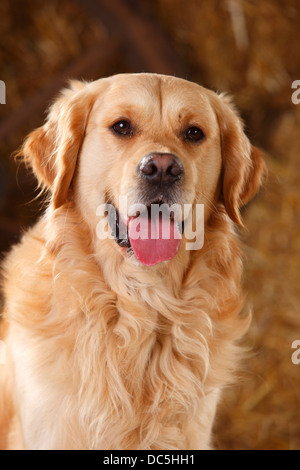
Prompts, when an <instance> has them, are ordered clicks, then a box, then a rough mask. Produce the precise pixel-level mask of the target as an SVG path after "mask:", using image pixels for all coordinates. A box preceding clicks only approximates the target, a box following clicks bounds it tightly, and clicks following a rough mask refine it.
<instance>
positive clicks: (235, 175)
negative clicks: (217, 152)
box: [212, 95, 267, 225]
mask: <svg viewBox="0 0 300 470" xmlns="http://www.w3.org/2000/svg"><path fill="white" fill-rule="evenodd" d="M212 104H213V107H214V110H215V112H216V116H217V119H218V123H219V127H220V138H221V150H222V186H221V187H222V192H221V198H222V200H223V202H224V205H225V208H226V211H227V213H228V215H229V217H230V218H231V219H232V220H233V221H234V222H236V223H237V224H239V225H243V223H242V220H241V216H240V208H241V207H242V206H244V205H245V204H247V202H249V201H250V200H251V199H252V198H253V197H254V196H255V194H256V193H257V191H258V189H259V187H260V186H261V184H262V182H263V179H264V177H265V176H266V175H267V167H266V164H265V162H264V160H263V158H262V153H261V152H260V150H258V149H257V148H256V147H254V146H253V145H251V144H250V142H249V140H248V138H247V136H246V135H245V133H244V128H243V123H242V121H241V119H240V118H239V116H238V114H237V112H236V110H235V109H234V107H233V105H232V103H231V102H230V99H229V98H228V97H226V96H224V95H219V96H217V95H215V96H214V97H213V98H212Z"/></svg>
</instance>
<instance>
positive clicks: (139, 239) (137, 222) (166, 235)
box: [128, 214, 181, 266]
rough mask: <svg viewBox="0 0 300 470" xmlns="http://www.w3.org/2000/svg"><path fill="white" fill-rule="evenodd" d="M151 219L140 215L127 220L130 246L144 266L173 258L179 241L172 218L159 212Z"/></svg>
mask: <svg viewBox="0 0 300 470" xmlns="http://www.w3.org/2000/svg"><path fill="white" fill-rule="evenodd" d="M152 219H153V220H150V217H149V218H148V217H147V216H144V217H142V216H140V217H138V218H133V219H131V220H130V222H129V231H128V234H129V239H130V244H131V247H132V249H133V251H134V254H135V256H136V257H137V259H138V260H139V261H140V262H141V263H143V264H144V265H146V266H153V265H155V264H157V263H160V262H162V261H167V260H169V259H172V258H174V256H175V255H176V253H177V252H178V250H179V248H180V242H181V236H180V233H179V230H178V228H177V225H175V224H174V221H173V220H170V219H169V218H166V217H164V216H162V215H161V214H160V216H159V217H155V218H154V217H152ZM175 237H176V238H175Z"/></svg>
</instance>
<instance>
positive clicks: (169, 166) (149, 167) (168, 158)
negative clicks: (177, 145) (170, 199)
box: [138, 153, 184, 186]
mask: <svg viewBox="0 0 300 470" xmlns="http://www.w3.org/2000/svg"><path fill="white" fill-rule="evenodd" d="M138 172H139V173H140V175H141V176H142V177H143V178H145V179H146V180H147V181H148V182H149V183H151V184H155V185H168V186H169V185H171V184H173V183H175V181H178V180H179V179H181V178H182V176H183V172H184V170H183V165H182V163H181V161H180V160H179V158H178V157H176V156H175V155H172V154H171V153H150V154H149V155H147V156H146V157H144V158H143V159H142V160H141V161H140V163H139V165H138Z"/></svg>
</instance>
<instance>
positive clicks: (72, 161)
mask: <svg viewBox="0 0 300 470" xmlns="http://www.w3.org/2000/svg"><path fill="white" fill-rule="evenodd" d="M91 107H92V96H91V94H90V93H88V92H87V85H86V84H85V83H83V82H79V81H71V82H70V87H69V88H67V89H65V90H63V91H62V92H61V94H60V96H59V97H58V99H56V101H55V102H54V103H53V105H52V106H51V107H50V110H49V113H48V117H47V120H46V123H45V124H44V125H43V126H42V127H39V128H38V129H36V130H35V131H33V132H32V133H31V134H29V136H28V137H27V138H26V140H25V142H24V144H23V146H22V147H21V149H20V150H19V151H18V152H17V154H16V156H17V157H20V156H21V157H22V158H23V160H24V161H25V163H26V164H28V165H29V166H30V167H31V168H32V170H33V172H34V174H35V175H36V177H37V179H38V182H39V187H41V188H43V189H47V190H50V191H51V193H52V197H51V202H52V204H53V206H54V208H55V209H57V208H58V207H60V206H61V205H62V204H64V202H65V201H66V200H67V197H68V192H69V188H70V185H71V181H72V178H73V175H74V171H75V167H76V161H77V157H78V154H79V151H80V147H81V143H82V140H83V137H84V133H85V128H86V123H87V118H88V115H89V112H90V110H91Z"/></svg>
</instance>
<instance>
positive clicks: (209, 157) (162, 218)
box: [20, 74, 266, 265]
mask: <svg viewBox="0 0 300 470" xmlns="http://www.w3.org/2000/svg"><path fill="white" fill-rule="evenodd" d="M20 153H21V154H22V155H23V156H24V158H25V161H26V162H28V163H29V164H30V165H31V167H32V169H33V171H34V173H35V174H36V176H37V178H38V181H39V183H40V185H41V186H42V187H45V188H47V189H49V190H50V193H51V206H52V208H53V209H58V208H59V207H61V206H62V205H64V204H65V203H66V202H67V201H69V200H73V201H74V202H75V203H76V205H77V206H78V207H79V209H80V211H81V213H82V215H83V217H84V218H85V220H86V221H87V222H88V223H89V224H90V227H91V229H92V230H96V221H97V214H98V215H99V213H98V208H99V206H100V205H102V206H105V207H106V208H107V212H106V213H105V214H108V219H109V221H110V224H111V225H112V231H113V235H114V238H115V240H112V241H111V243H115V245H116V247H117V248H118V249H121V250H122V249H123V251H124V252H125V253H126V250H128V248H132V249H133V251H134V253H135V255H136V257H137V258H138V259H139V260H140V261H141V262H142V263H143V264H146V265H153V264H157V263H158V262H160V261H166V260H168V259H171V258H173V257H174V256H175V255H176V253H177V252H178V250H179V248H180V246H181V245H182V243H184V241H183V240H180V238H181V233H182V232H183V231H184V230H185V224H186V223H187V218H190V217H191V215H192V214H193V211H194V209H195V207H196V206H197V205H199V204H203V205H204V223H205V221H207V220H208V219H209V217H210V215H211V213H212V212H213V211H215V210H217V209H216V208H218V207H222V206H223V207H225V210H226V211H227V214H228V216H229V217H230V218H231V219H232V220H233V221H234V222H235V223H237V224H241V223H242V222H241V217H240V208H241V207H242V206H243V205H245V204H246V203H247V202H248V201H249V200H250V199H251V198H252V197H253V196H254V195H255V193H256V192H257V190H258V188H259V186H260V184H261V181H262V177H263V176H264V174H265V172H266V169H265V165H264V162H263V159H262V157H261V155H260V152H259V151H258V150H257V149H256V148H254V147H253V146H251V144H250V142H249V140H248V138H247V137H246V135H245V133H244V131H243V125H242V122H241V120H240V118H239V116H238V114H237V113H236V111H235V109H234V107H233V106H232V104H231V103H230V100H229V99H228V98H227V97H225V96H223V95H219V96H218V95H217V94H215V93H213V92H212V91H209V90H206V89H205V88H203V87H201V86H199V85H197V84H195V83H191V82H188V81H186V80H182V79H178V78H174V77H169V76H162V75H155V74H132V75H131V74H123V75H116V76H113V77H109V78H105V79H101V80H98V81H95V82H92V83H88V84H87V83H81V82H71V84H70V88H69V89H67V90H64V91H63V92H62V94H61V95H60V97H59V98H58V99H57V100H56V101H55V102H54V104H53V105H52V107H51V108H50V112H49V116H48V119H47V121H46V123H45V125H44V126H42V127H41V128H39V129H37V130H35V131H34V132H33V133H32V134H30V135H29V137H28V138H27V140H26V141H25V143H24V146H23V148H22V150H21V152H20ZM120 201H123V202H122V203H121V202H120ZM124 201H125V202H126V203H125V204H123V203H124ZM219 203H221V204H219ZM153 205H155V206H157V208H158V215H157V213H156V215H155V217H153V216H152V215H151V213H150V210H151V209H152V207H153ZM185 206H188V207H189V208H191V210H190V212H185V210H184V208H185ZM162 207H163V208H165V211H163V210H161V211H160V209H161V208H162ZM102 215H103V216H104V213H103V214H102ZM138 219H139V229H137V225H138V224H137V220H138ZM167 219H168V220H167ZM142 221H144V228H141V226H142V225H143V224H142V223H141V222H142ZM167 221H168V223H167ZM120 225H122V227H123V232H124V233H123V235H124V236H123V238H122V237H120V232H121V228H120ZM167 226H168V227H167ZM124 227H125V229H124ZM166 227H167V228H166ZM165 228H166V232H165V233H163V232H164V231H165ZM151 229H153V232H154V234H155V235H154V237H153V236H152V235H153V233H152V232H151ZM143 230H144V231H145V230H146V231H147V236H146V237H144V238H143V236H141V233H142V232H143ZM136 232H138V235H136ZM150 232H151V233H152V235H150ZM178 234H179V236H178V237H177V235H178ZM183 238H184V237H183ZM118 245H119V247H118ZM120 247H121V248H120Z"/></svg>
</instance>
